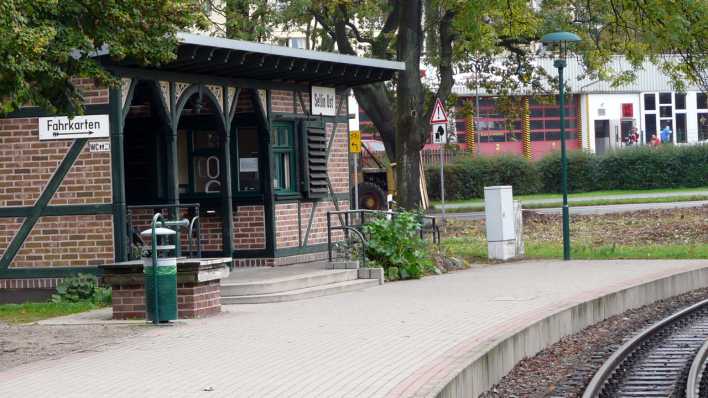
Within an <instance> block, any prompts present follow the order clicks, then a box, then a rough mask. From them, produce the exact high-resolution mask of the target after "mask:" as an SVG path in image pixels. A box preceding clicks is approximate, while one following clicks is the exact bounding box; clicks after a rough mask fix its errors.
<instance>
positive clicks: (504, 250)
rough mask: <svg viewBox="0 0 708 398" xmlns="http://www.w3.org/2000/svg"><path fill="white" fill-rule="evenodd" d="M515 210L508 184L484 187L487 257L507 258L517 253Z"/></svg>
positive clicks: (495, 258) (494, 258)
mask: <svg viewBox="0 0 708 398" xmlns="http://www.w3.org/2000/svg"><path fill="white" fill-rule="evenodd" d="M517 211H518V212H520V211H521V210H520V207H519V208H518V210H516V209H515V208H514V194H513V191H512V187H511V186H510V185H501V186H494V187H484V213H485V218H486V226H487V248H488V251H489V258H490V259H493V260H508V259H510V258H513V257H516V256H517V255H519V253H518V250H517V247H518V246H519V245H518V243H517V236H516V230H517V226H516V224H517V222H519V223H520V220H519V221H517V220H518V219H520V217H518V218H517V214H516V213H517Z"/></svg>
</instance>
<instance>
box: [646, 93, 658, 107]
mask: <svg viewBox="0 0 708 398" xmlns="http://www.w3.org/2000/svg"><path fill="white" fill-rule="evenodd" d="M644 110H647V111H654V110H656V96H655V95H654V93H651V94H644Z"/></svg>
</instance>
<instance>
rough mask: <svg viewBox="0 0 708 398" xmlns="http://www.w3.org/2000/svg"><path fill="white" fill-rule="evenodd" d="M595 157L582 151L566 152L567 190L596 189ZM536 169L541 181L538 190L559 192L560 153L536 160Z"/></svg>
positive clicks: (582, 190) (583, 190)
mask: <svg viewBox="0 0 708 398" xmlns="http://www.w3.org/2000/svg"><path fill="white" fill-rule="evenodd" d="M596 168H597V157H596V156H595V155H592V154H589V153H587V152H584V151H570V152H568V192H590V191H595V190H597V189H598V188H597V184H596V182H595V179H596ZM536 170H537V172H538V173H539V177H540V179H541V181H542V186H541V191H540V192H560V191H561V187H560V181H561V154H560V151H556V152H553V153H551V154H549V155H547V156H545V157H543V158H542V159H540V160H539V161H538V162H536Z"/></svg>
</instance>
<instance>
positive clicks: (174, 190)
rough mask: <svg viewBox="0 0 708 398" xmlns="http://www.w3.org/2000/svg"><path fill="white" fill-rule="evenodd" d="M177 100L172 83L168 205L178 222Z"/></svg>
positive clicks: (177, 247)
mask: <svg viewBox="0 0 708 398" xmlns="http://www.w3.org/2000/svg"><path fill="white" fill-rule="evenodd" d="M177 112H178V110H177V99H176V98H175V82H170V129H169V131H168V132H167V140H166V141H167V142H166V144H167V145H166V146H167V153H166V154H167V156H166V158H167V159H166V160H167V192H166V193H167V203H169V204H170V205H173V207H172V208H170V209H169V210H170V213H172V214H173V219H174V220H177V219H178V217H179V215H178V213H179V169H178V167H179V164H178V157H177V156H178V154H177V138H178V137H177V125H178V123H179V114H178V113H177ZM180 246H181V245H180V237H179V228H178V229H177V236H176V237H175V255H176V256H177V257H179V256H180V255H181V254H182V250H181V248H180Z"/></svg>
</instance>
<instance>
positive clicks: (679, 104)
mask: <svg viewBox="0 0 708 398" xmlns="http://www.w3.org/2000/svg"><path fill="white" fill-rule="evenodd" d="M676 109H686V94H684V93H676Z"/></svg>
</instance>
